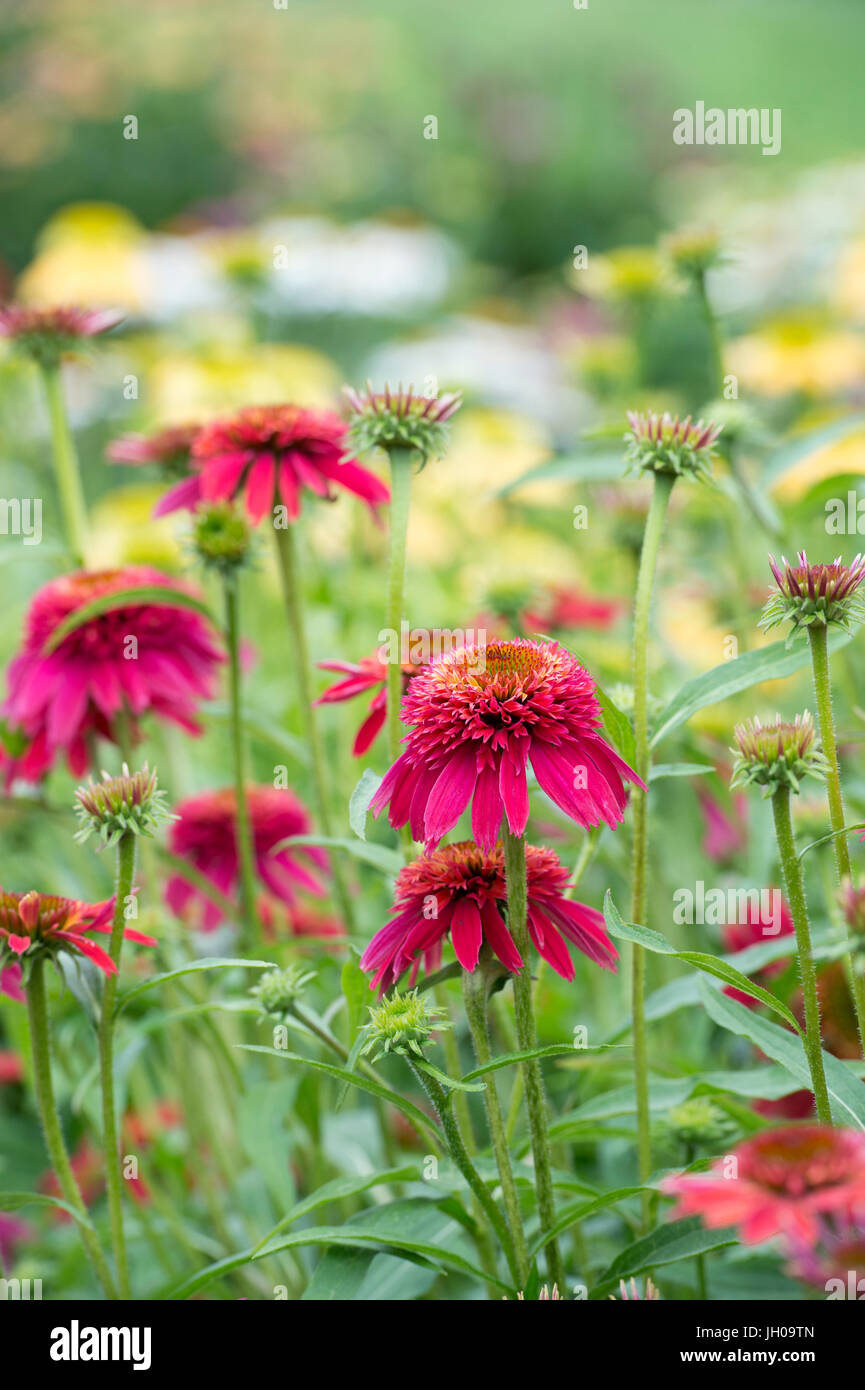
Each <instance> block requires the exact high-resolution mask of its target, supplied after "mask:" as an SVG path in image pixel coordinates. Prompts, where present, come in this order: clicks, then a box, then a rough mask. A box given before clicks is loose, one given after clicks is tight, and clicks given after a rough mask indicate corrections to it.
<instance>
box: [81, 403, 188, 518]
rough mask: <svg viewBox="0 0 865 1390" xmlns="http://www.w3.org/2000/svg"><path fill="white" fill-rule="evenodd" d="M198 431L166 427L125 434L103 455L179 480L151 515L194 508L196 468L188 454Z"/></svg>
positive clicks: (176, 426) (113, 442) (171, 426)
mask: <svg viewBox="0 0 865 1390" xmlns="http://www.w3.org/2000/svg"><path fill="white" fill-rule="evenodd" d="M200 429H201V426H200V425H168V426H167V427H166V428H165V429H162V430H157V431H156V433H155V434H150V435H146V434H124V435H121V437H120V438H119V439H114V440H112V442H111V443H110V444H109V445H108V448H107V449H106V451H105V453H106V457H107V458H109V459H110V460H111V462H112V463H127V464H136V465H139V464H146V463H155V464H158V465H159V466H160V468H161V469H162V471H163V472H164V474H165V475H166V476H167V477H168V478H173V479H179V481H177V482H175V483H174V484H173V486H172V487H170V488H169V489H168V491H167V492H166V493H165V494H164V496H162V497H161V498H160V499H159V501H158V502H157V504H156V506H155V508H154V510H153V515H154V516H164V515H165V514H166V513H167V512H173V511H176V510H177V508H178V507H194V506H195V504H196V502H197V501H198V496H199V479H198V465H197V464H195V465H193V462H192V456H191V451H192V441H193V440H194V439H195V436H196V435H197V434H198V432H199V430H200Z"/></svg>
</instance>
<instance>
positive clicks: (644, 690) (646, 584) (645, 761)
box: [631, 472, 675, 1221]
mask: <svg viewBox="0 0 865 1390" xmlns="http://www.w3.org/2000/svg"><path fill="white" fill-rule="evenodd" d="M674 482H675V477H674V476H673V474H671V473H658V472H656V473H655V481H654V487H653V490H652V501H651V504H650V506H649V512H648V516H647V517H646V528H645V531H644V533H643V548H642V551H641V553H640V569H639V573H638V575H637V593H636V598H635V602H634V655H633V672H634V740H635V743H636V764H637V766H636V772H637V774H638V776H639V777H640V779H641V780H642V781H643V782H644V783H645V784H646V786H648V784H649V763H650V754H649V716H648V701H649V613H650V609H651V603H652V585H653V582H654V577H655V569H656V567H657V563H658V551H659V549H660V545H661V535H662V533H663V530H664V518H665V516H666V513H667V505H668V503H669V500H670V493H671V492H672V490H673V484H674ZM647 798H648V793H647V792H644V791H642V790H641V789H640V788H639V787H634V788H633V789H632V792H631V799H632V802H633V807H634V849H633V862H632V869H631V914H632V921H634V922H638V923H640V924H641V925H645V922H646V873H647V865H648V853H649V822H648V807H647V804H646V803H647ZM631 1013H632V1017H633V1031H634V1084H635V1087H636V1095H637V1161H638V1165H639V1175H640V1182H641V1183H647V1182H648V1180H649V1177H650V1175H651V1172H652V1144H651V1130H650V1118H649V1060H648V1046H647V1039H646V953H645V950H644V948H643V947H642V946H636V945H635V946H634V951H633V969H632V976H631ZM648 1196H649V1194H648V1193H643V1196H642V1205H643V1219H644V1221H646V1220H647V1218H648Z"/></svg>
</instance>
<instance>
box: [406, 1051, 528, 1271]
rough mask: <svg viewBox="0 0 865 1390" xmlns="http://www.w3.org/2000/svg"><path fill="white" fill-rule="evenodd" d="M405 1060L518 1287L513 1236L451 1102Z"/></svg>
mask: <svg viewBox="0 0 865 1390" xmlns="http://www.w3.org/2000/svg"><path fill="white" fill-rule="evenodd" d="M406 1060H407V1061H408V1064H409V1066H410V1067H411V1069H412V1071H413V1073H414V1075H415V1078H416V1080H417V1081H418V1082H419V1083H420V1085H421V1087H422V1088H423V1090H424V1092H425V1093H426V1095H427V1097H428V1098H429V1100H430V1101H431V1102H432V1104H433V1105H434V1107H435V1110H436V1114H437V1115H438V1117H439V1119H440V1120H441V1125H442V1129H443V1130H444V1133H445V1140H446V1142H447V1146H448V1153H449V1154H450V1156H451V1158H452V1159H453V1161H454V1163H455V1164H456V1166H457V1168H458V1169H459V1171H460V1172H461V1173H462V1175H463V1177H464V1178H465V1180H466V1183H467V1185H468V1188H469V1190H470V1192H471V1193H472V1195H473V1196H474V1197H475V1198H476V1199H477V1202H478V1203H479V1205H480V1207H481V1208H482V1210H483V1212H484V1215H485V1216H486V1218H487V1220H488V1221H489V1223H490V1225H491V1226H492V1228H493V1230H494V1231H495V1233H496V1235H497V1236H498V1238H499V1240H500V1242H501V1246H502V1249H503V1251H504V1254H505V1259H506V1260H507V1262H508V1269H509V1270H510V1273H511V1278H512V1279H513V1280H514V1284H515V1285H516V1286H517V1287H519V1270H518V1268H517V1262H516V1256H515V1255H514V1247H513V1242H512V1241H511V1233H510V1231H509V1230H508V1228H507V1226H506V1225H505V1222H504V1220H503V1219H502V1215H501V1212H500V1211H499V1209H498V1207H497V1206H496V1204H495V1202H494V1201H493V1199H492V1197H491V1196H490V1194H489V1192H488V1190H487V1187H486V1184H485V1183H484V1181H483V1179H482V1178H481V1176H480V1174H479V1173H478V1171H477V1169H476V1168H475V1166H474V1164H473V1163H472V1161H471V1158H470V1157H469V1153H468V1150H467V1149H466V1146H465V1144H464V1143H463V1139H462V1135H461V1134H460V1129H459V1125H458V1124H457V1122H456V1119H455V1117H454V1114H453V1111H452V1110H451V1106H450V1099H449V1097H448V1095H447V1094H446V1092H445V1090H444V1088H443V1086H442V1085H441V1082H439V1081H437V1080H436V1078H435V1077H434V1076H431V1075H430V1073H429V1072H428V1071H425V1070H424V1069H423V1068H422V1067H419V1066H418V1065H417V1063H415V1062H413V1061H412V1060H411V1058H407V1059H406Z"/></svg>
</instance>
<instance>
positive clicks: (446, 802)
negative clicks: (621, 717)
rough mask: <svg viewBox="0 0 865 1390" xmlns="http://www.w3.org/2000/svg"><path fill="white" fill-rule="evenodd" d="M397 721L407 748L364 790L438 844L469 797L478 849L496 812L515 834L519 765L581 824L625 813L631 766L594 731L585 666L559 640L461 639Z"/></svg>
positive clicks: (518, 829) (596, 711)
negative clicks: (481, 642) (465, 642)
mask: <svg viewBox="0 0 865 1390" xmlns="http://www.w3.org/2000/svg"><path fill="white" fill-rule="evenodd" d="M402 718H403V721H404V722H405V723H406V724H409V725H412V726H413V728H412V729H411V732H410V733H408V734H407V735H406V737H405V739H404V740H403V742H404V743H405V752H404V753H403V754H402V756H401V757H400V758H398V759H397V761H396V762H395V763H394V764H393V766H392V767H391V768H390V770H389V771H388V773H387V774H386V776H385V778H384V780H383V782H382V784H381V786H380V787H379V789H378V791H377V792H376V794H375V796H374V797H373V798H372V801H371V803H370V804H371V806H372V809H373V811H374V812H375V814H376V815H379V814H380V813H381V812H382V811H383V809H384V807H385V806H387V805H388V804H390V814H389V820H390V823H391V825H393V826H401V825H405V824H406V822H407V821H408V822H409V823H410V825H411V831H412V835H413V836H414V838H415V839H416V840H424V841H425V842H426V846H427V848H428V849H435V847H436V846H437V845H438V844H439V843H440V841H441V840H442V838H443V836H444V835H446V834H447V832H448V831H449V830H451V829H452V828H453V826H454V825H456V823H457V821H458V820H459V818H460V816H461V815H462V813H463V811H465V809H466V807H467V806H468V805H469V804H470V803H471V808H472V833H473V835H474V838H475V840H476V841H477V843H478V844H479V845H480V846H481V848H482V849H485V850H491V849H492V848H493V845H494V844H495V842H496V839H497V838H498V834H499V828H500V826H501V822H502V817H503V816H504V815H506V816H507V821H508V826H509V827H510V830H511V833H512V834H514V835H522V834H523V832H524V831H525V828H526V823H527V821H528V816H529V796H528V785H527V780H526V769H527V766H528V765H529V764H530V765H531V767H532V768H533V770H534V773H535V776H536V777H537V779H538V782H539V784H540V786H541V789H542V790H543V791H545V792H546V793H547V795H548V796H549V797H550V798H551V800H552V801H554V802H555V804H556V805H557V806H558V807H559V808H560V810H562V811H564V812H565V814H566V815H568V816H570V817H571V819H572V820H575V821H577V823H578V824H579V825H583V826H591V825H599V824H600V823H601V822H602V821H603V822H605V823H606V824H607V825H609V826H611V827H615V826H616V825H618V824H619V823H620V822H621V820H622V817H623V814H624V809H625V805H626V801H627V793H626V791H625V788H624V785H623V779H624V780H626V781H629V782H634V783H636V785H638V786H642V783H641V782H640V781H639V778H638V777H637V775H636V773H635V772H634V771H633V769H632V768H630V767H628V765H627V763H626V762H624V761H623V759H622V758H620V757H619V755H618V753H616V752H615V750H614V749H613V748H612V747H611V746H610V744H609V743H607V741H606V740H605V739H604V738H603V736H602V735H601V732H600V729H601V710H600V705H599V703H598V698H597V695H596V694H595V682H594V681H593V680H592V677H591V676H590V675H589V673H588V671H587V670H585V668H584V667H583V666H581V665H580V663H579V662H578V661H577V660H576V658H575V657H573V656H571V654H570V652H567V651H565V650H564V648H563V647H560V646H559V645H558V644H557V643H555V642H550V643H538V642H529V641H527V640H525V639H524V638H515V639H514V640H513V641H511V642H491V643H489V645H487V646H486V647H477V646H469V647H460V648H457V649H456V650H454V651H452V652H449V653H448V654H447V655H446V656H443V657H441V658H440V659H439V660H437V661H434V662H433V663H432V664H431V665H430V666H428V667H426V668H425V669H424V670H423V671H421V673H420V674H419V675H417V676H415V678H414V680H413V681H412V682H411V684H410V686H409V688H408V691H407V693H406V696H405V699H404V700H403V705H402Z"/></svg>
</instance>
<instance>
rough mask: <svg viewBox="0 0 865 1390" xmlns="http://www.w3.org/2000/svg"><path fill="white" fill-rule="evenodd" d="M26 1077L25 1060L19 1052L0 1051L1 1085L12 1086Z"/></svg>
mask: <svg viewBox="0 0 865 1390" xmlns="http://www.w3.org/2000/svg"><path fill="white" fill-rule="evenodd" d="M23 1077H24V1061H23V1059H22V1058H21V1057H20V1056H19V1054H18V1053H17V1052H8V1051H6V1052H0V1086H11V1085H13V1084H14V1083H15V1082H16V1081H21V1080H22V1079H23Z"/></svg>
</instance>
